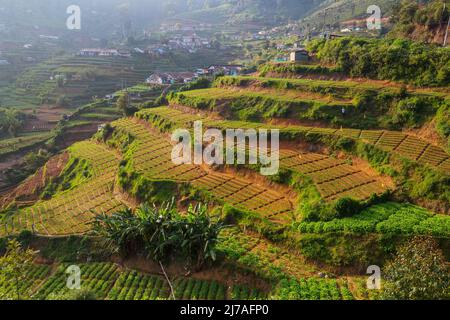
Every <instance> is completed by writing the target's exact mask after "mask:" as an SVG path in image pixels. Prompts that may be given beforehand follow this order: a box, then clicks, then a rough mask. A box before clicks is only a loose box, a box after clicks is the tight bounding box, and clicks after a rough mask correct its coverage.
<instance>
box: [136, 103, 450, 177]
mask: <svg viewBox="0 0 450 320" xmlns="http://www.w3.org/2000/svg"><path fill="white" fill-rule="evenodd" d="M138 117H141V118H143V119H147V120H149V121H153V122H155V123H156V125H157V126H159V127H160V128H162V129H165V130H169V129H172V128H176V127H179V126H191V125H192V124H193V122H194V121H203V125H204V126H206V127H216V128H221V129H227V128H236V129H238V128H243V129H250V128H254V129H259V128H264V129H279V130H280V133H281V136H283V135H284V134H285V135H286V136H289V135H290V134H295V133H303V134H304V135H312V134H318V135H324V136H337V137H339V136H340V137H348V138H352V139H355V140H360V141H362V142H364V143H368V144H371V145H375V146H377V147H380V148H381V149H382V150H386V151H388V152H393V153H395V154H398V155H399V156H402V157H405V158H407V159H410V160H414V161H417V162H419V163H423V164H428V165H431V166H433V167H436V168H438V169H441V170H442V171H444V172H448V171H449V170H450V167H449V166H448V159H449V155H448V153H447V152H446V151H445V150H443V149H442V148H440V147H438V146H435V145H433V144H431V143H429V142H426V141H424V140H421V139H419V138H416V137H414V136H412V135H408V134H405V133H402V132H394V131H386V130H358V129H344V128H342V129H329V128H317V127H308V126H299V125H271V124H268V125H265V124H262V123H255V122H247V123H245V122H243V121H233V120H212V119H208V118H207V117H205V116H199V115H195V114H186V113H184V112H181V111H178V110H176V109H173V108H166V107H161V108H155V109H149V110H144V111H141V112H140V113H138Z"/></svg>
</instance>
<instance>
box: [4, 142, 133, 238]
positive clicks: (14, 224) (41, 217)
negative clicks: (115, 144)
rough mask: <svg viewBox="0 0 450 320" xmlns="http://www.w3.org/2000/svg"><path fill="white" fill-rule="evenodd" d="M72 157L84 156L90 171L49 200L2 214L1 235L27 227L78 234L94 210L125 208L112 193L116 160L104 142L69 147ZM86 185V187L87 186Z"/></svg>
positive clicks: (32, 229) (45, 233)
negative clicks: (74, 184)
mask: <svg viewBox="0 0 450 320" xmlns="http://www.w3.org/2000/svg"><path fill="white" fill-rule="evenodd" d="M69 153H70V156H71V158H73V159H84V160H86V161H87V162H88V163H89V164H90V166H91V168H92V172H93V175H92V176H91V177H89V176H88V177H86V178H85V179H84V180H83V181H81V182H80V184H79V185H76V186H74V187H73V188H71V189H69V190H67V191H64V192H59V193H57V194H56V195H55V196H53V197H52V198H51V199H50V200H42V201H39V202H37V203H36V204H35V205H33V206H31V207H28V208H24V209H20V210H18V211H17V212H13V213H12V214H8V215H5V216H3V218H2V220H1V221H0V235H10V234H16V233H19V232H21V231H23V230H29V231H32V232H33V233H36V234H43V235H69V234H80V233H84V232H86V231H87V230H88V228H89V225H88V223H89V222H90V221H91V220H92V218H93V217H94V215H95V214H98V213H111V212H115V211H117V210H120V209H123V208H125V206H124V205H123V204H122V203H121V202H120V201H119V200H117V199H116V198H115V196H114V194H113V189H114V180H115V177H116V173H117V170H118V164H119V160H118V159H117V158H116V156H115V154H114V152H112V151H110V150H109V149H107V148H106V147H105V146H103V145H100V144H96V143H94V142H90V141H84V142H80V143H77V144H75V145H73V146H72V147H71V148H69ZM86 186H89V187H86Z"/></svg>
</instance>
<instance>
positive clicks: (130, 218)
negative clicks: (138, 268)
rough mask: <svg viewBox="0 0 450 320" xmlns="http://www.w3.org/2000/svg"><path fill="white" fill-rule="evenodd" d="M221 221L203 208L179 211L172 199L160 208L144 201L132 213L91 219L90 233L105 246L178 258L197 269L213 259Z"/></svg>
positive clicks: (153, 256) (165, 258)
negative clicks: (104, 241) (91, 230)
mask: <svg viewBox="0 0 450 320" xmlns="http://www.w3.org/2000/svg"><path fill="white" fill-rule="evenodd" d="M223 228H224V225H223V223H222V221H220V220H218V219H214V218H212V217H211V216H210V215H209V214H208V210H207V207H206V206H204V205H201V204H198V205H197V206H189V208H188V211H187V213H186V214H180V213H179V212H178V211H177V208H176V207H175V204H174V202H173V201H172V202H170V203H164V204H162V205H161V206H160V207H157V206H155V205H148V204H144V205H142V206H141V207H139V208H138V209H137V210H136V211H135V212H134V213H133V212H132V210H130V209H128V210H125V211H121V212H118V213H115V214H113V215H99V216H97V217H96V218H95V219H94V222H93V232H94V234H95V235H97V236H100V237H102V238H104V239H105V240H106V241H107V244H108V247H109V248H111V249H112V250H113V251H115V252H119V253H121V254H132V253H136V252H137V251H144V252H145V254H146V255H147V257H148V258H149V259H152V260H155V261H168V260H170V259H171V258H176V259H182V260H183V261H186V262H187V264H188V265H191V264H195V267H196V268H200V267H201V266H202V265H203V264H204V263H205V262H206V261H208V260H213V261H214V260H215V259H216V251H215V246H216V244H217V241H218V236H219V233H220V231H221V230H222V229H223Z"/></svg>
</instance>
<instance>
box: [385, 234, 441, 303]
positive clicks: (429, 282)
mask: <svg viewBox="0 0 450 320" xmlns="http://www.w3.org/2000/svg"><path fill="white" fill-rule="evenodd" d="M384 274H385V275H384V279H385V284H384V292H383V298H384V299H388V300H438V299H449V298H450V289H449V288H450V274H449V268H448V267H447V265H446V262H445V258H444V256H443V254H442V252H441V250H440V249H439V247H438V244H437V243H436V241H435V240H433V239H431V238H419V237H418V238H414V239H413V240H412V241H409V242H408V243H406V244H405V245H404V246H402V247H401V248H400V249H399V250H398V253H397V255H396V257H395V258H394V259H393V260H392V261H391V262H390V263H388V264H387V266H386V268H385V272H384Z"/></svg>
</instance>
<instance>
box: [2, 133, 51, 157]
mask: <svg viewBox="0 0 450 320" xmlns="http://www.w3.org/2000/svg"><path fill="white" fill-rule="evenodd" d="M52 136H53V133H52V132H48V131H47V132H41V133H33V134H23V135H19V136H18V137H15V138H10V139H3V140H0V156H5V155H6V154H10V153H14V152H18V151H21V150H25V149H29V148H33V147H35V146H37V145H42V144H44V143H45V142H46V141H48V140H49V139H50V138H51V137H52Z"/></svg>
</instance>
